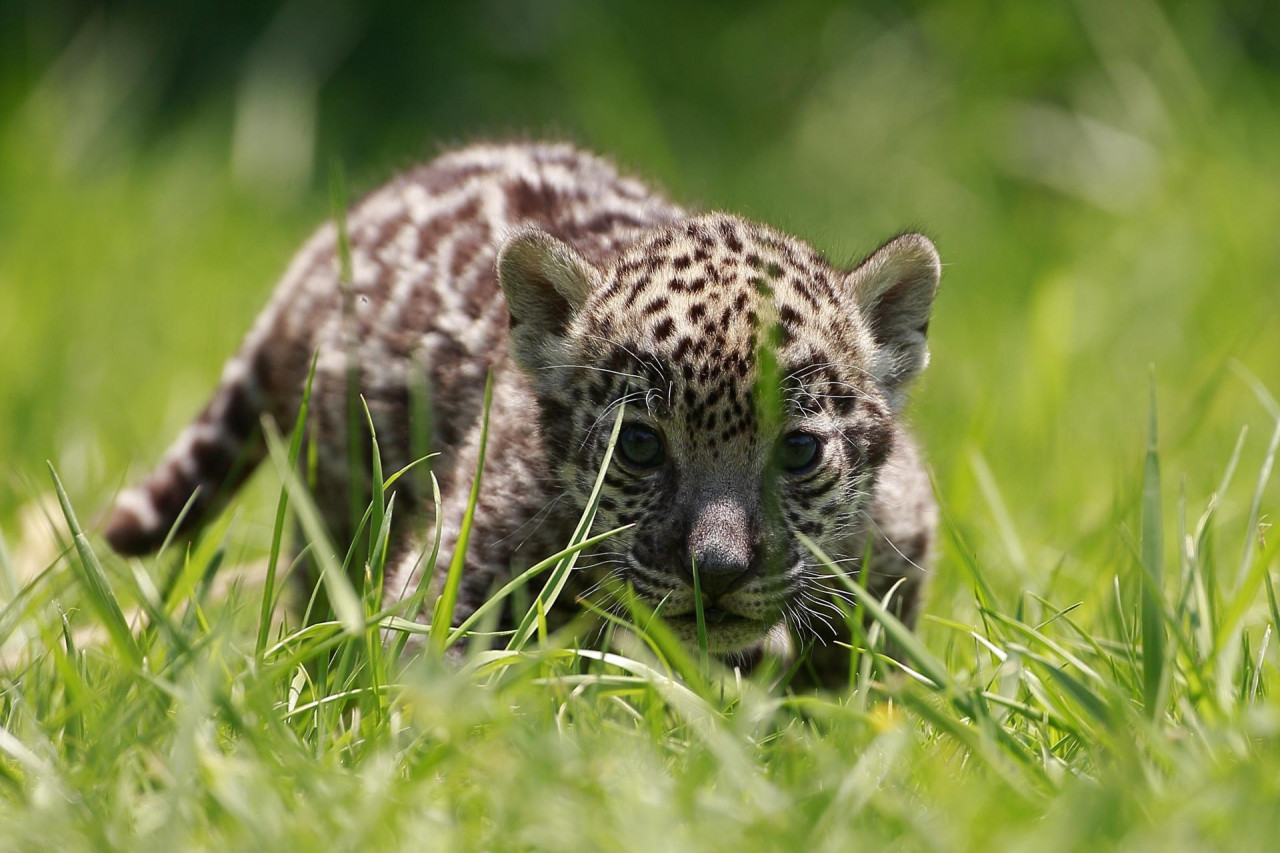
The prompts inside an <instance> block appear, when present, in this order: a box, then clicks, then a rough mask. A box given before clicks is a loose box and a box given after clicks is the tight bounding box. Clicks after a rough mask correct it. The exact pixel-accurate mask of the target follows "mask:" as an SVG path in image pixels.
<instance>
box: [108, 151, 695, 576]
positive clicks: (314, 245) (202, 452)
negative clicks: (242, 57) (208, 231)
mask: <svg viewBox="0 0 1280 853" xmlns="http://www.w3.org/2000/svg"><path fill="white" fill-rule="evenodd" d="M681 215H682V211H681V210H680V209H679V208H677V207H675V206H674V205H672V204H670V203H669V202H667V201H665V200H663V199H662V198H660V197H659V196H658V195H656V194H655V193H653V192H652V191H650V190H648V189H647V188H646V187H644V186H643V185H642V184H640V183H639V182H638V181H635V180H631V179H628V178H624V177H622V176H620V175H619V174H618V172H617V170H616V169H615V168H614V167H613V166H612V165H611V164H609V163H607V162H606V161H604V160H602V159H600V158H598V157H595V156H592V155H590V154H587V153H585V152H582V151H578V150H577V149H575V148H573V147H572V146H569V145H556V144H511V145H475V146H471V147H469V148H464V149H461V150H459V151H454V152H451V153H448V154H445V155H443V156H441V157H439V158H438V159H436V160H434V161H433V162H431V163H430V164H428V165H426V166H421V167H419V168H416V169H414V170H412V171H410V172H408V173H406V174H404V175H401V176H399V177H397V178H395V179H394V180H393V181H391V182H390V183H389V184H387V185H386V186H384V187H382V188H381V189H379V190H377V191H375V192H374V193H372V194H370V195H369V196H368V197H366V198H365V199H364V200H362V201H361V202H360V203H358V204H357V205H355V207H354V208H353V209H352V210H351V212H350V215H349V217H348V220H347V233H348V237H349V240H350V253H351V254H350V257H351V281H350V287H349V288H344V287H343V285H342V283H341V282H340V280H339V279H340V275H339V261H338V253H337V229H336V228H335V226H334V225H333V224H332V223H330V224H326V225H325V226H324V227H322V228H321V229H320V230H319V231H317V232H316V234H315V235H313V236H312V237H311V239H310V240H309V241H308V242H307V243H306V245H305V246H304V247H303V248H302V250H301V251H299V252H298V254H297V255H296V256H295V257H294V259H293V261H292V263H291V264H290V265H289V268H288V270H287V271H286V273H285V275H284V278H283V279H282V280H281V282H280V284H279V285H278V286H277V287H276V290H275V294H274V295H273V297H272V299H271V302H270V303H269V304H268V305H267V308H266V309H265V310H264V311H263V313H262V314H261V315H260V316H259V318H258V320H257V322H256V323H255V324H254V326H253V329H252V330H251V331H250V333H249V335H248V336H247V338H246V339H245V341H244V343H243V345H242V346H241V348H240V351H239V352H238V353H237V354H236V355H235V356H233V357H232V358H231V360H230V361H228V362H227V365H226V367H225V368H224V370H223V375H222V382H221V384H220V386H219V388H218V390H217V392H216V393H215V395H214V397H213V399H212V400H211V401H210V402H209V404H208V405H207V407H206V408H205V410H204V411H203V412H202V413H201V414H200V415H199V417H198V418H197V419H196V421H195V422H194V423H193V424H192V425H191V426H190V427H188V429H187V430H186V431H184V432H183V433H182V435H180V436H179V437H178V439H177V441H176V442H175V443H174V444H173V446H172V447H171V449H170V450H169V452H168V453H167V454H166V456H165V458H164V459H163V460H162V462H161V463H160V465H159V467H158V469H157V471H156V472H155V474H153V475H152V476H151V478H150V479H148V480H147V482H145V483H144V484H143V485H141V486H140V487H138V488H135V489H132V490H130V491H127V492H125V493H124V494H122V495H121V496H120V498H119V501H118V503H117V506H116V509H115V511H114V513H113V515H112V517H111V519H110V521H109V523H108V526H107V539H108V541H109V542H110V543H111V545H112V546H113V547H114V548H115V549H116V550H117V551H120V552H122V553H126V554H140V553H146V552H149V551H151V550H154V549H155V548H157V547H158V546H159V545H160V543H161V542H162V541H163V539H164V537H165V536H166V534H167V533H168V532H169V530H170V528H171V527H172V526H173V524H174V523H175V522H176V520H177V518H178V515H179V513H180V512H181V510H182V508H183V506H184V505H185V504H186V503H187V502H188V500H190V499H191V498H192V495H193V494H194V495H196V497H195V503H194V505H193V506H192V509H191V510H190V511H189V512H188V513H187V515H186V517H185V518H184V519H183V522H182V528H181V531H180V532H186V531H189V530H192V529H195V528H197V527H198V526H199V525H200V524H201V523H203V521H204V520H205V519H206V518H207V517H208V516H209V515H210V514H211V513H212V512H216V511H217V509H219V508H220V507H221V506H222V504H223V503H224V502H225V501H226V499H227V498H229V497H230V494H231V493H232V492H234V490H235V489H236V488H237V487H238V486H239V485H240V483H241V482H242V481H243V480H244V479H245V478H246V477H247V476H248V474H249V473H251V472H252V470H253V467H254V466H255V465H256V464H257V463H258V461H259V460H260V459H261V458H262V456H263V453H264V447H263V444H262V440H261V433H260V429H259V422H260V418H261V416H262V415H264V414H265V415H270V416H272V417H273V418H275V419H276V421H277V422H278V423H281V424H288V423H291V422H292V421H293V419H294V417H295V416H296V413H297V410H298V406H299V404H300V402H301V391H302V387H303V384H304V382H305V378H306V376H307V371H308V368H309V366H310V362H311V359H312V356H313V355H315V356H316V357H317V364H316V377H315V381H314V386H313V397H312V401H313V402H312V411H313V413H314V414H313V416H314V418H315V429H314V431H313V432H312V433H311V434H312V435H314V436H315V437H316V439H317V440H318V442H319V445H320V447H319V453H318V460H319V463H320V469H319V472H318V478H317V479H318V482H317V484H316V485H317V498H318V500H319V501H320V503H321V507H322V509H323V510H324V512H325V515H326V517H327V519H328V521H329V523H330V524H331V525H332V526H333V528H334V531H335V532H336V533H337V534H339V536H338V538H339V539H340V538H341V534H343V533H347V532H348V524H349V520H348V518H347V515H348V514H349V510H348V506H347V503H348V493H349V489H348V476H349V474H348V466H347V463H346V456H347V447H348V442H347V437H346V425H347V422H348V412H347V402H348V396H347V387H348V366H349V365H351V366H352V367H354V369H356V370H358V371H359V380H358V381H359V390H360V393H361V394H362V395H363V396H364V397H365V399H366V400H367V401H368V404H369V408H370V410H371V412H372V413H373V415H374V418H375V423H376V425H377V428H378V435H379V443H380V445H381V449H382V451H383V453H384V455H385V460H386V464H385V466H384V467H385V468H386V469H387V470H388V471H392V470H397V469H398V468H399V467H401V466H403V465H405V464H407V463H408V462H409V461H411V460H410V452H411V446H412V444H413V443H412V442H411V441H410V440H409V436H408V429H409V426H410V420H411V418H410V410H409V407H410V403H411V397H412V391H411V389H412V388H413V386H414V385H415V384H417V385H418V386H420V387H421V388H422V389H423V390H424V391H425V390H426V389H428V388H429V389H430V392H431V408H432V414H433V418H432V423H431V424H430V427H431V431H432V434H433V438H434V442H433V443H434V444H435V449H439V450H442V451H443V452H444V455H443V457H442V458H441V460H440V461H439V463H438V464H437V465H436V472H437V475H438V476H440V477H441V479H442V481H443V480H444V478H445V477H446V476H447V472H448V471H449V470H450V469H451V467H452V465H451V463H452V461H453V459H452V457H453V456H454V454H453V453H452V452H451V451H455V450H456V449H457V447H458V445H459V443H460V442H461V441H462V440H463V439H464V438H465V436H466V435H467V433H468V431H469V430H470V429H471V428H472V427H473V425H474V424H475V422H476V418H477V417H478V414H479V407H480V403H481V398H482V392H483V389H484V383H485V377H486V375H487V374H488V373H489V371H491V370H493V369H494V368H495V367H498V366H500V365H502V364H504V363H505V362H506V360H507V312H506V309H505V307H504V305H503V300H502V296H501V292H500V290H499V288H498V284H497V280H496V278H495V275H494V259H495V257H496V255H497V251H498V247H499V246H500V245H501V242H502V240H503V237H504V236H505V235H507V234H509V233H511V232H513V231H515V230H518V229H520V228H522V227H537V228H540V229H543V230H545V231H546V232H547V233H550V234H555V235H557V236H558V237H559V238H560V239H563V240H567V241H570V242H572V243H573V244H574V245H575V246H577V247H578V248H579V250H580V251H581V252H582V253H583V254H584V256H586V257H590V258H592V259H593V260H594V261H596V262H598V263H607V262H608V260H609V259H610V258H611V257H613V256H615V255H616V254H617V253H618V252H619V251H620V250H621V249H622V248H623V247H624V246H625V245H628V244H629V242H630V241H631V239H633V238H634V235H635V234H636V233H638V232H639V231H641V230H643V229H648V228H653V227H657V226H660V225H663V224H665V223H668V222H672V221H674V220H675V219H677V218H678V217H680V216H681ZM349 356H353V358H350V359H349ZM357 476H367V475H366V474H365V473H364V472H362V471H358V472H357ZM408 486H410V484H409V483H408V482H407V481H406V482H405V483H403V484H402V489H403V488H404V487H408ZM197 490H198V494H197ZM405 497H410V496H405ZM405 497H401V498H400V499H399V500H400V503H401V511H402V512H404V511H405V510H406V509H408V507H406V506H405V504H406V503H408V502H411V501H406V500H405ZM412 497H413V498H416V496H412Z"/></svg>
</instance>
